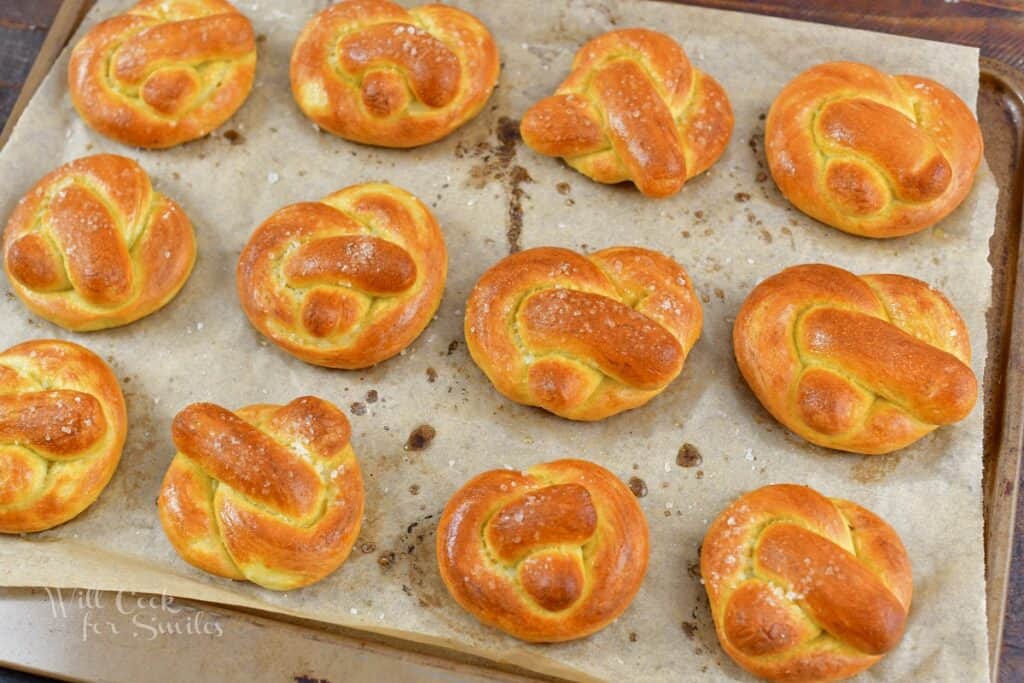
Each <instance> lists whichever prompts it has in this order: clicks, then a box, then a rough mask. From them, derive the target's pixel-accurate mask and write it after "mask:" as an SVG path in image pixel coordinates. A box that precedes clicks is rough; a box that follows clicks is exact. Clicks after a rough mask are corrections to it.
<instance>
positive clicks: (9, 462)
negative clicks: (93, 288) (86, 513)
mask: <svg viewBox="0 0 1024 683" xmlns="http://www.w3.org/2000/svg"><path fill="white" fill-rule="evenodd" d="M127 425H128V416H127V411H126V409H125V402H124V396H123V395H122V394H121V387H120V386H119V385H118V383H117V378H116V377H115V376H114V373H113V371H112V370H111V369H110V367H109V366H108V365H107V364H106V363H104V362H103V360H102V359H101V358H100V357H99V356H97V355H96V354H94V353H93V352H92V351H89V350H88V349H86V348H84V347H81V346H79V345H77V344H73V343H71V342H65V341H57V340H46V339H42V340H35V341H29V342H24V343H22V344H18V345H17V346H14V347H11V348H10V349H8V350H6V351H4V352H3V353H0V475H2V476H0V533H24V532H28V531H42V530H43V529H49V528H51V527H54V526H57V525H58V524H63V523H64V522H66V521H68V520H69V519H71V518H73V517H75V516H76V515H78V514H79V513H81V512H82V511H83V510H85V508H87V507H89V506H90V505H92V503H93V502H94V501H95V500H96V498H97V497H99V495H100V493H101V492H102V491H103V489H104V488H105V487H106V485H107V482H109V481H110V478H111V477H112V476H113V474H114V470H115V469H116V468H117V463H118V461H119V460H120V459H121V451H122V450H123V448H124V442H125V435H126V432H127Z"/></svg>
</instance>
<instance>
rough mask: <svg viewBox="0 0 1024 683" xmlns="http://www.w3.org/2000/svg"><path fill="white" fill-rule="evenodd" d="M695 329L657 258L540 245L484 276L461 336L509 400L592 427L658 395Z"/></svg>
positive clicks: (698, 314) (689, 296) (696, 318)
mask: <svg viewBox="0 0 1024 683" xmlns="http://www.w3.org/2000/svg"><path fill="white" fill-rule="evenodd" d="M702 322H703V313H702V311H701V307H700V303H699V302H698V301H697V297H696V295H695V294H694V292H693V286H692V285H691V283H690V281H689V279H688V278H687V275H686V271H685V270H683V268H682V266H680V265H679V264H678V263H676V262H675V261H673V260H672V259H670V258H669V257H667V256H665V255H663V254H659V253H658V252H655V251H650V250H648V249H641V248H637V247H614V248H611V249H604V250H602V251H598V252H596V253H593V254H590V255H588V256H584V255H582V254H577V253H576V252H574V251H570V250H568V249H559V248H554V247H541V248H536V249H529V250H527V251H522V252H519V253H517V254H513V255H512V256H509V257H507V258H505V259H504V260H502V261H500V262H499V263H498V264H497V265H495V266H494V267H492V268H491V269H490V270H488V271H487V272H486V273H484V275H483V276H482V277H481V278H480V280H479V282H477V284H476V286H475V287H474V288H473V291H472V293H471V294H470V297H469V301H468V303H467V304H466V321H465V333H466V343H467V345H468V348H469V352H470V354H472V356H473V360H474V361H476V364H477V365H479V366H480V369H481V370H483V371H484V374H486V375H487V377H488V378H489V379H490V380H491V382H492V383H493V384H494V386H495V388H497V389H498V391H500V392H501V393H502V394H504V395H505V396H507V397H508V398H510V399H512V400H513V401H516V402H518V403H524V404H526V405H532V406H539V407H541V408H544V409H545V410H549V411H551V412H553V413H555V414H556V415H561V416H562V417H567V418H570V419H574V420H600V419H601V418H604V417H607V416H609V415H614V414H615V413H619V412H621V411H623V410H628V409H630V408H635V407H637V406H640V405H643V404H644V403H647V401H649V400H651V399H652V398H653V397H654V396H656V395H657V394H659V393H660V392H661V391H663V390H664V389H665V387H666V386H668V384H669V382H671V381H672V380H673V379H675V378H676V376H678V375H679V373H680V371H681V370H682V368H683V362H684V361H685V360H686V355H687V353H689V351H690V348H691V347H692V346H693V345H694V343H695V342H696V341H697V337H698V336H700V330H701V324H702Z"/></svg>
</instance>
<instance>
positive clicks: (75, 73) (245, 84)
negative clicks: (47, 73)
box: [68, 0, 256, 148]
mask: <svg viewBox="0 0 1024 683" xmlns="http://www.w3.org/2000/svg"><path fill="white" fill-rule="evenodd" d="M255 71H256V41H255V37H254V35H253V30H252V24H251V23H249V20H248V19H247V18H246V17H245V16H244V15H242V14H241V13H239V12H238V10H236V9H235V8H234V7H233V6H232V5H231V3H229V2H226V1H225V0H142V1H141V2H139V3H138V4H136V5H135V6H134V7H132V8H131V9H129V10H128V11H126V12H125V13H124V14H120V15H118V16H116V17H113V18H111V19H107V20H106V21H104V22H101V23H99V24H97V25H96V26H94V27H93V28H92V30H90V31H89V32H88V33H86V34H85V36H84V37H83V38H82V39H81V40H80V41H79V42H78V44H77V45H75V48H74V50H73V51H72V52H71V61H70V62H69V64H68V83H69V87H70V91H71V102H72V103H73V104H74V105H75V109H77V110H78V113H79V115H80V116H81V117H82V119H83V120H84V121H85V122H86V123H87V124H89V126H91V127H92V128H94V129H95V130H97V131H99V132H100V133H102V134H103V135H106V136H107V137H109V138H113V139H114V140H117V141H118V142H123V143H125V144H126V145H135V146H137V147H149V148H163V147H172V146H174V145H178V144H181V143H182V142H188V141H189V140H195V139H196V138H200V137H202V136H204V135H206V134H207V133H209V132H210V131H211V130H213V129H214V128H216V127H217V126H219V125H220V124H222V123H224V122H225V121H227V120H228V119H229V118H231V115H232V114H234V113H235V111H237V110H238V108H239V107H241V106H242V103H243V102H244V101H245V98H246V97H247V96H248V95H249V90H250V89H252V82H253V77H254V74H255Z"/></svg>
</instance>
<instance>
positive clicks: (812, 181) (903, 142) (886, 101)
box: [765, 62, 982, 237]
mask: <svg viewBox="0 0 1024 683" xmlns="http://www.w3.org/2000/svg"><path fill="white" fill-rule="evenodd" d="M765 151H766V154H767V157H768V165H769V167H770V168H771V172H772V176H773V177H774V178H775V182H776V183H777V184H778V186H779V189H780V190H782V193H783V194H784V195H785V196H786V198H787V199H789V200H790V201H791V202H793V204H795V205H796V207H797V208H798V209H800V210H801V211H803V212H804V213H806V214H808V215H810V216H812V217H813V218H816V219H818V220H820V221H821V222H823V223H827V224H828V225H831V226H833V227H835V228H839V229H840V230H843V231H845V232H849V233H853V234H855V235H864V236H866V237H897V236H900V235H907V234H910V233H914V232H917V231H919V230H923V229H925V228H927V227H929V226H931V225H933V224H935V223H937V222H938V221H940V220H941V219H943V218H945V217H946V216H947V215H948V214H949V213H950V212H951V211H952V210H953V209H955V208H956V207H957V206H959V205H960V202H962V201H963V199H964V197H966V196H967V193H968V192H969V191H970V189H971V184H972V183H973V182H974V174H975V172H976V171H977V168H978V164H979V163H980V162H981V154H982V138H981V129H980V128H979V126H978V122H977V120H976V119H975V118H974V115H973V114H972V113H971V110H970V109H969V108H968V107H967V105H966V104H964V102H963V101H962V100H961V99H960V98H959V97H957V96H956V95H955V94H954V93H953V92H952V91H950V90H948V89H947V88H945V87H943V86H942V85H940V84H938V83H936V82H935V81H931V80H929V79H927V78H921V77H919V76H890V75H888V74H884V73H882V72H880V71H877V70H876V69H873V68H871V67H870V66H867V65H864V64H855V63H850V62H836V63H830V64H821V65H819V66H815V67H813V68H811V69H808V70H807V71H805V72H803V73H802V74H800V75H799V76H797V77H796V78H795V79H794V80H793V81H792V82H790V83H789V84H788V85H787V86H786V87H785V88H784V89H783V90H782V92H781V93H779V95H778V97H777V98H776V99H775V102H774V103H773V104H772V107H771V110H770V111H769V113H768V120H767V123H766V124H765Z"/></svg>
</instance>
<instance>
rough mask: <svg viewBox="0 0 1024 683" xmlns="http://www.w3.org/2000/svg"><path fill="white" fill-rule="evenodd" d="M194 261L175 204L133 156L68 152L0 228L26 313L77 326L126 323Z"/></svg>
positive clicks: (164, 294)
mask: <svg viewBox="0 0 1024 683" xmlns="http://www.w3.org/2000/svg"><path fill="white" fill-rule="evenodd" d="M195 260H196V242H195V236H194V235H193V233H192V224H191V223H190V222H189V220H188V217H187V216H186V215H185V212H184V211H182V210H181V207H179V206H178V205H177V204H175V203H174V202H173V201H172V200H170V199H168V198H167V197H165V196H164V195H162V194H160V193H159V192H156V191H154V190H153V185H152V183H150V180H149V176H148V175H146V172H145V171H144V170H143V169H142V167H141V166H139V165H138V164H137V163H135V162H134V161H132V160H131V159H128V158H126V157H122V156H116V155H114V154H97V155H95V156H90V157H84V158H82V159H76V160H75V161H72V162H70V163H67V164H65V165H63V166H61V167H60V168H58V169H57V170H55V171H53V172H51V173H50V174H48V175H47V176H45V177H44V178H43V179H42V180H40V181H39V182H38V183H36V185H35V187H33V188H32V190H31V191H29V193H28V194H27V195H25V196H24V197H23V198H22V200H21V201H20V202H19V203H18V205H17V207H16V208H15V210H14V213H13V214H12V215H11V218H10V220H9V221H8V223H7V230H6V231H5V232H4V268H5V269H6V271H7V277H8V278H9V279H10V281H11V287H12V288H13V289H14V292H15V293H16V294H17V295H18V297H19V298H20V299H21V300H22V302H23V303H24V304H25V305H26V306H27V307H28V308H29V309H30V310H31V311H32V312H33V313H35V314H36V315H39V316H41V317H43V318H46V319H47V320H49V321H50V322H53V323H56V324H58V325H60V326H61V327H66V328H67V329H69V330H75V331H78V332H81V331H87V330H100V329H104V328H108V327H117V326H119V325H126V324H128V323H130V322H132V321H134V320H138V319H139V318H141V317H143V316H145V315H149V314H150V313H152V312H153V311H156V310H157V309H159V308H161V307H162V306H164V304H166V303H167V302H168V301H170V300H171V299H172V298H174V295H175V294H177V293H178V291H179V290H180V289H181V288H182V286H183V285H184V284H185V280H187V279H188V276H189V274H190V273H191V272H192V266H193V265H194V264H195Z"/></svg>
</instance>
